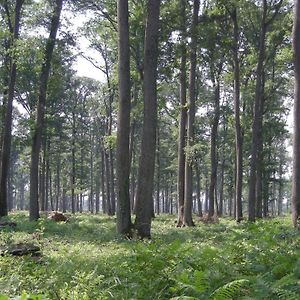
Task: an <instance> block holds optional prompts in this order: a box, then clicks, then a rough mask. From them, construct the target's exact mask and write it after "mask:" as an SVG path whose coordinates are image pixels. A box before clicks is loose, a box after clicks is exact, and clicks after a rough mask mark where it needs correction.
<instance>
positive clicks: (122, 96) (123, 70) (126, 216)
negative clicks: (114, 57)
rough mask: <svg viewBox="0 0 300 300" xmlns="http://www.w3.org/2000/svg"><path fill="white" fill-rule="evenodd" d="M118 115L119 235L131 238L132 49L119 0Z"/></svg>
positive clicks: (125, 4) (125, 1)
mask: <svg viewBox="0 0 300 300" xmlns="http://www.w3.org/2000/svg"><path fill="white" fill-rule="evenodd" d="M118 59H119V112H118V125H117V126H118V127H117V201H118V202H117V232H118V233H119V234H122V235H126V236H130V235H131V227H132V224H131V213H130V194H129V186H130V182H129V175H130V154H129V135H130V49H129V24H128V0H118Z"/></svg>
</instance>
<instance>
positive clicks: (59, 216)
mask: <svg viewBox="0 0 300 300" xmlns="http://www.w3.org/2000/svg"><path fill="white" fill-rule="evenodd" d="M48 219H50V220H53V221H55V222H67V221H68V218H67V217H66V216H65V215H64V214H63V213H60V212H57V211H55V212H52V213H51V214H50V215H49V217H48Z"/></svg>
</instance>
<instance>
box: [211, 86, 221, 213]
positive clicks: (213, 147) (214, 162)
mask: <svg viewBox="0 0 300 300" xmlns="http://www.w3.org/2000/svg"><path fill="white" fill-rule="evenodd" d="M214 98H215V99H214V100H215V113H214V120H213V125H212V129H211V138H210V161H211V173H210V185H209V209H208V217H212V216H213V215H214V213H215V188H216V181H217V167H218V161H217V136H218V125H219V118H220V85H219V82H218V83H217V85H216V86H215V95H214ZM216 211H217V208H216Z"/></svg>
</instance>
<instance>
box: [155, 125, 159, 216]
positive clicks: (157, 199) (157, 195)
mask: <svg viewBox="0 0 300 300" xmlns="http://www.w3.org/2000/svg"><path fill="white" fill-rule="evenodd" d="M156 162H157V169H156V172H157V176H156V213H157V214H158V215H159V200H160V199H159V196H160V133H159V127H158V128H157V148H156Z"/></svg>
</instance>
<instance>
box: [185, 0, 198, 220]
mask: <svg viewBox="0 0 300 300" xmlns="http://www.w3.org/2000/svg"><path fill="white" fill-rule="evenodd" d="M199 5H200V1H199V0H195V1H194V7H193V20H192V25H191V50H190V74H189V103H188V113H187V117H188V119H187V142H186V149H187V150H188V151H189V150H190V148H191V147H192V145H193V143H194V121H195V113H196V104H195V102H196V87H195V81H196V64H197V51H196V50H197V24H198V12H199ZM190 152H191V151H189V153H190ZM192 164H193V159H192V157H191V156H190V157H189V156H187V158H186V160H185V187H184V219H183V224H184V225H186V226H194V222H193V219H192V205H193V169H192V168H193V167H192Z"/></svg>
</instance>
